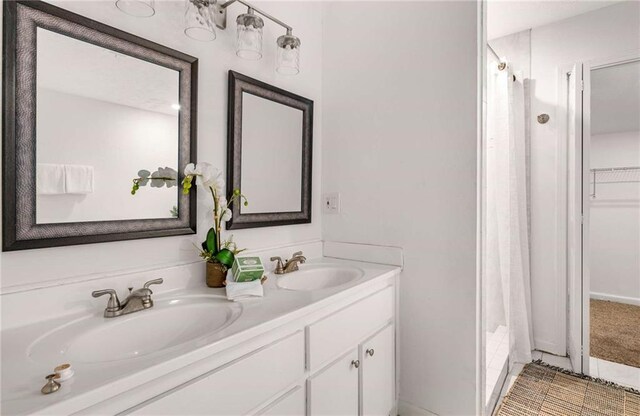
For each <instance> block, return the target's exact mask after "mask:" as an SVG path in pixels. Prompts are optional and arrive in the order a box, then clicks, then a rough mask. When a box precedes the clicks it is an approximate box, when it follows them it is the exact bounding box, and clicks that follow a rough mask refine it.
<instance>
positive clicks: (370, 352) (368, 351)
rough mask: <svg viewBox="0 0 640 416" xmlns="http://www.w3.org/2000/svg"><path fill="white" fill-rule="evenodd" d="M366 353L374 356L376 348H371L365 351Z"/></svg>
mask: <svg viewBox="0 0 640 416" xmlns="http://www.w3.org/2000/svg"><path fill="white" fill-rule="evenodd" d="M365 353H366V354H367V355H368V356H369V357H373V354H375V350H374V349H373V348H369V349H368V350H367V351H365Z"/></svg>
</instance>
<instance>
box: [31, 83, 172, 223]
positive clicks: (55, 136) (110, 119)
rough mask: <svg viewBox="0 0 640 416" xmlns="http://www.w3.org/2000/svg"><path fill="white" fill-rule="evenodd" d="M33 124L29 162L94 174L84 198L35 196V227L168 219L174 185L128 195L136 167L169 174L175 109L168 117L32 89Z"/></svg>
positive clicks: (91, 99)
mask: <svg viewBox="0 0 640 416" xmlns="http://www.w3.org/2000/svg"><path fill="white" fill-rule="evenodd" d="M37 119H38V121H37V127H36V131H37V132H38V146H37V147H36V162H37V163H51V164H58V165H87V166H91V167H93V172H94V177H93V179H94V180H93V182H94V186H93V192H92V193H89V194H82V195H78V194H76V195H74V194H56V195H36V222H37V223H38V224H46V223H58V222H74V221H101V220H122V219H125V220H126V219H134V218H171V209H172V208H173V207H174V206H177V205H178V192H179V187H178V186H175V187H172V188H161V189H150V186H149V185H147V186H146V187H141V188H140V191H139V192H138V193H137V194H136V195H135V196H134V195H131V184H132V182H131V181H132V179H133V178H136V177H137V175H138V171H139V170H140V169H147V170H149V171H150V172H153V171H155V170H156V169H157V168H158V167H165V166H168V167H171V168H173V169H176V168H177V166H178V114H177V111H176V114H174V115H168V114H163V113H158V112H155V111H145V110H142V109H139V108H134V107H129V106H124V105H120V104H115V103H109V102H106V101H100V100H95V99H93V98H87V97H80V96H78V95H73V94H65V93H62V92H59V91H53V90H49V89H46V88H39V89H38V111H37ZM115 120H117V121H118V122H114V121H115ZM134 155H135V156H134ZM114 201H119V202H118V203H114Z"/></svg>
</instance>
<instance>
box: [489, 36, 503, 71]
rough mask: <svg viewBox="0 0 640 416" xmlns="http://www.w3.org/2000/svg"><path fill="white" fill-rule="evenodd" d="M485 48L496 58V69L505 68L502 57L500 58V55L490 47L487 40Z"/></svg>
mask: <svg viewBox="0 0 640 416" xmlns="http://www.w3.org/2000/svg"><path fill="white" fill-rule="evenodd" d="M487 49H489V51H490V52H491V53H492V54H493V56H495V57H496V59H497V60H498V69H499V70H500V71H502V70H503V69H505V68H506V67H507V64H506V62H502V59H500V57H499V56H498V54H497V53H496V51H494V50H493V48H492V47H491V45H489V42H487Z"/></svg>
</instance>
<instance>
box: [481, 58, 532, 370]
mask: <svg viewBox="0 0 640 416" xmlns="http://www.w3.org/2000/svg"><path fill="white" fill-rule="evenodd" d="M491 67H492V68H491V69H490V71H489V76H488V78H489V82H488V86H487V88H488V90H487V109H488V112H487V139H488V140H487V166H486V175H487V181H486V196H487V201H486V209H487V212H486V221H487V222H486V242H485V244H486V246H485V273H486V280H485V282H486V288H487V290H486V293H487V296H488V297H487V299H486V314H487V317H488V320H487V322H486V323H487V328H488V329H489V330H491V329H493V328H494V327H495V326H497V325H498V324H500V321H502V322H504V323H506V324H507V327H508V330H509V367H510V368H511V367H512V365H513V363H515V362H521V363H526V362H530V361H531V348H532V339H533V334H532V325H531V291H530V283H529V282H530V274H529V272H530V269H529V235H528V234H529V231H528V228H529V227H528V217H527V206H528V201H527V163H528V161H527V150H526V137H525V134H526V131H525V100H524V85H523V83H522V80H521V79H520V77H518V79H517V80H516V81H514V80H513V73H512V72H511V69H510V68H509V67H507V68H505V69H504V70H502V71H500V70H498V69H497V68H496V65H495V64H494V65H491Z"/></svg>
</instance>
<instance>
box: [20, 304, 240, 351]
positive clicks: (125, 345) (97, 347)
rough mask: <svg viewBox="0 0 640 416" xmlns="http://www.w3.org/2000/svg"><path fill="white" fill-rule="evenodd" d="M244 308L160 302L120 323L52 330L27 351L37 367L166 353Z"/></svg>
mask: <svg viewBox="0 0 640 416" xmlns="http://www.w3.org/2000/svg"><path fill="white" fill-rule="evenodd" d="M241 313H242V307H241V306H240V305H239V304H237V303H230V302H228V301H227V300H226V299H223V298H219V297H214V296H184V297H178V298H174V299H166V300H160V301H156V302H155V304H154V306H153V308H151V309H147V310H144V311H140V312H135V313H132V314H128V315H124V316H119V317H116V318H103V317H102V316H90V317H83V318H80V319H77V320H74V321H72V322H70V323H68V324H66V325H63V326H60V327H58V328H55V329H53V330H52V331H50V332H48V333H46V334H44V335H43V336H42V337H40V338H38V339H37V340H36V341H35V342H34V343H32V344H31V346H30V347H29V349H28V355H29V357H30V358H31V359H32V360H34V361H37V362H52V363H56V362H71V363H100V362H110V361H120V360H127V359H133V358H136V357H142V356H148V355H150V354H154V353H158V352H164V351H167V350H169V349H172V348H175V347H178V346H181V345H185V344H187V343H190V342H197V340H199V339H202V338H205V337H207V336H210V335H212V334H215V333H216V332H218V331H220V330H222V329H223V328H225V327H227V326H228V325H230V324H231V323H232V322H233V321H235V320H236V319H237V318H238V317H239V316H240V314H241Z"/></svg>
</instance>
